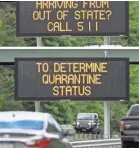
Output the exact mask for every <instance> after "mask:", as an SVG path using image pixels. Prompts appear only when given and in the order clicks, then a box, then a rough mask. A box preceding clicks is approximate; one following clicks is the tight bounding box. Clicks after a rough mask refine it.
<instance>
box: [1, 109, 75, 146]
mask: <svg viewBox="0 0 139 148" xmlns="http://www.w3.org/2000/svg"><path fill="white" fill-rule="evenodd" d="M66 136H68V131H65V132H63V130H62V128H61V126H60V125H59V124H58V123H57V121H56V120H55V119H54V118H53V116H52V115H51V114H49V113H40V112H27V111H9V112H0V148H30V147H31V148H72V145H71V144H70V142H69V140H68V139H67V137H66Z"/></svg>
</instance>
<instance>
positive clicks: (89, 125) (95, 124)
mask: <svg viewBox="0 0 139 148" xmlns="http://www.w3.org/2000/svg"><path fill="white" fill-rule="evenodd" d="M75 130H76V133H82V132H86V133H90V132H91V133H92V134H100V122H99V119H98V114H97V113H78V115H77V119H76V124H75Z"/></svg>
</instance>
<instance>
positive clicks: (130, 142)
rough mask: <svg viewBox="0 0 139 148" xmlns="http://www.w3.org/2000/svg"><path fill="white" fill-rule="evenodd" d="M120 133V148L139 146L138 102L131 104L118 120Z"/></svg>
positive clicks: (135, 147)
mask: <svg viewBox="0 0 139 148" xmlns="http://www.w3.org/2000/svg"><path fill="white" fill-rule="evenodd" d="M120 134H121V142H122V148H137V147H139V104H134V105H132V106H131V107H130V109H129V111H128V113H127V115H126V116H125V117H123V119H122V120H121V121H120Z"/></svg>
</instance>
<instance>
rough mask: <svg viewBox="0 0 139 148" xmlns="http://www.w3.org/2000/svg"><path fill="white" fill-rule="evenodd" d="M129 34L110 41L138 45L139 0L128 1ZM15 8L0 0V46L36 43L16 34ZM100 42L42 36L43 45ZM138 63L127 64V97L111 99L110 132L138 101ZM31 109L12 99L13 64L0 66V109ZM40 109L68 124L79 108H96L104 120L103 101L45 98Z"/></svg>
mask: <svg viewBox="0 0 139 148" xmlns="http://www.w3.org/2000/svg"><path fill="white" fill-rule="evenodd" d="M129 8H130V13H129V15H130V35H129V37H111V42H112V44H121V45H123V46H128V45H129V46H138V45H139V42H138V40H139V21H138V14H139V13H138V12H139V9H138V8H139V3H138V2H130V7H129ZM15 13H16V10H15V7H14V6H13V5H10V4H8V3H4V2H0V46H19V47H20V46H36V39H35V38H26V39H25V38H17V37H16V15H15ZM90 44H91V45H96V44H97V45H98V44H99V45H101V44H103V38H102V37H46V38H43V45H44V46H86V45H90ZM138 74H139V66H137V65H133V66H131V68H130V100H129V101H126V102H111V127H112V131H111V132H113V133H117V132H119V121H120V120H121V118H122V117H123V116H125V115H126V112H127V109H128V108H129V107H130V105H131V104H134V103H139V99H138V98H139V91H138V90H139V76H138ZM5 110H30V111H33V110H34V103H32V102H15V101H14V67H13V66H0V111H5ZM41 111H43V112H49V113H51V114H53V115H54V117H55V118H56V119H57V120H58V122H59V123H61V124H72V123H73V122H74V121H75V119H76V115H77V113H79V112H97V113H99V118H100V122H101V125H102V130H103V124H104V105H103V103H102V102H46V103H42V104H41Z"/></svg>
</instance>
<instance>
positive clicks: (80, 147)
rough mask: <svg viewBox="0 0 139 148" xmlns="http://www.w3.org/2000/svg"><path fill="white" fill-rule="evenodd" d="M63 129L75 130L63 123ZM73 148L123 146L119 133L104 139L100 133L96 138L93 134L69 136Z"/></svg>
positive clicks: (115, 147) (119, 147)
mask: <svg viewBox="0 0 139 148" xmlns="http://www.w3.org/2000/svg"><path fill="white" fill-rule="evenodd" d="M61 127H62V128H63V130H69V131H71V133H73V132H75V131H74V130H73V127H72V126H70V125H61ZM67 138H68V140H69V141H70V143H71V144H72V146H73V148H121V140H120V138H119V137H118V136H117V135H113V136H112V139H103V135H102V136H101V135H99V136H98V138H97V139H96V137H95V135H94V136H92V135H91V134H75V136H68V137H67Z"/></svg>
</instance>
